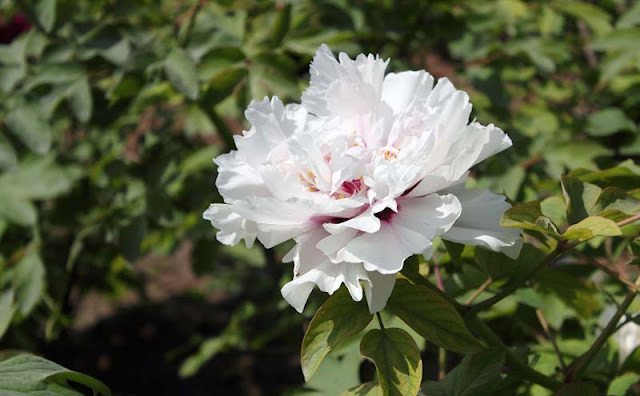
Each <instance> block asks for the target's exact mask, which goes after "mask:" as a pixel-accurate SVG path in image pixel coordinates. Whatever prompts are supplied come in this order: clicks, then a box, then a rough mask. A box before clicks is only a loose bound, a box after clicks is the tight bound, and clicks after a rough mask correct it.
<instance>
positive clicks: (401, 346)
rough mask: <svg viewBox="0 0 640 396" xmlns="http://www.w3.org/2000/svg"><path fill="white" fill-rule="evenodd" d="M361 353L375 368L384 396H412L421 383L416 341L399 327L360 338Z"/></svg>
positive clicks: (372, 331) (418, 352)
mask: <svg viewBox="0 0 640 396" xmlns="http://www.w3.org/2000/svg"><path fill="white" fill-rule="evenodd" d="M360 353H362V355H363V356H364V357H366V358H368V359H370V360H371V361H373V363H374V364H375V365H376V373H377V377H378V382H379V383H380V387H381V388H382V394H383V395H384V396H415V395H417V394H418V392H419V391H420V382H422V360H421V359H420V350H419V349H418V346H417V345H416V342H415V341H414V340H413V338H412V337H411V336H410V335H409V333H407V332H406V331H404V330H402V329H398V328H392V329H384V330H379V329H373V330H371V331H369V332H368V333H367V334H365V336H364V337H363V338H362V341H361V343H360Z"/></svg>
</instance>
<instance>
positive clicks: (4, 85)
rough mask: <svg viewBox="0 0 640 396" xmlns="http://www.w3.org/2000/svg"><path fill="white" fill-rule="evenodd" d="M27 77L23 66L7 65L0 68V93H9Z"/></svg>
mask: <svg viewBox="0 0 640 396" xmlns="http://www.w3.org/2000/svg"><path fill="white" fill-rule="evenodd" d="M26 75H27V68H26V67H25V66H24V65H21V64H20V65H7V66H2V67H0V91H2V92H11V91H12V90H13V89H14V88H15V87H16V85H18V83H19V82H20V81H22V79H23V78H25V77H26Z"/></svg>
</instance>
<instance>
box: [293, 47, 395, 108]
mask: <svg viewBox="0 0 640 396" xmlns="http://www.w3.org/2000/svg"><path fill="white" fill-rule="evenodd" d="M339 59H340V62H339V63H338V61H337V60H336V59H335V57H334V56H333V54H332V53H331V50H330V49H329V47H327V46H326V45H324V44H323V45H322V46H320V48H319V49H318V52H316V55H315V57H314V58H313V61H312V62H311V67H310V70H309V74H310V76H311V82H310V86H309V88H308V89H307V90H306V91H305V92H304V93H303V94H302V105H303V106H304V107H305V108H306V109H307V110H308V111H309V112H310V113H313V114H315V115H316V116H330V115H339V116H343V117H349V116H356V115H359V114H365V113H369V112H375V111H376V109H377V107H378V103H379V102H380V93H381V90H382V81H383V78H384V70H385V68H386V66H387V63H388V61H387V62H384V61H382V60H380V59H378V58H377V57H374V56H373V55H369V56H364V55H360V56H358V57H357V58H356V60H355V61H353V60H351V59H349V57H348V56H347V55H346V54H344V53H341V54H340V55H339Z"/></svg>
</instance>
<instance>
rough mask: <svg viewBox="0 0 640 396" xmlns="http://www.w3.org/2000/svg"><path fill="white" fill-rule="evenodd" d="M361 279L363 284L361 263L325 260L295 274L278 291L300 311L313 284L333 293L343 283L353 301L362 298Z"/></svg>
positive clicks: (365, 277) (364, 278) (365, 276)
mask: <svg viewBox="0 0 640 396" xmlns="http://www.w3.org/2000/svg"><path fill="white" fill-rule="evenodd" d="M361 280H364V281H365V284H366V281H368V276H367V273H366V272H365V271H364V269H363V268H362V265H361V264H353V263H343V264H334V263H331V262H326V263H324V264H322V265H320V266H318V267H316V268H313V269H311V270H309V271H308V272H306V273H304V274H301V275H299V276H296V277H295V278H294V279H293V280H292V281H291V282H289V283H287V284H286V285H284V286H283V287H282V289H281V290H280V292H281V293H282V297H284V299H285V300H287V302H288V303H289V304H290V305H291V306H293V307H294V308H295V309H296V310H297V311H298V312H302V310H303V309H304V306H305V304H306V302H307V299H308V298H309V294H311V290H313V287H314V286H315V285H317V286H318V288H319V289H320V290H322V291H323V292H325V293H328V294H333V293H335V291H336V290H338V289H339V288H340V285H342V284H343V283H344V284H345V285H346V287H347V289H348V291H349V294H350V295H351V298H352V299H353V300H354V301H360V300H362V286H361V285H360V281H361Z"/></svg>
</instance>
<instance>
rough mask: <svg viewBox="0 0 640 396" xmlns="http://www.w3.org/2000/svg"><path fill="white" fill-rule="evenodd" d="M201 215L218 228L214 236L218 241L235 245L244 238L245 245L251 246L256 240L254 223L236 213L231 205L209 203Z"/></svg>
mask: <svg viewBox="0 0 640 396" xmlns="http://www.w3.org/2000/svg"><path fill="white" fill-rule="evenodd" d="M202 217H203V218H204V219H205V220H209V221H210V222H211V225H212V226H214V227H215V228H217V229H218V230H219V231H218V232H217V234H216V238H217V239H218V241H220V243H223V244H225V245H235V244H236V243H238V242H240V241H241V240H242V239H244V241H245V244H246V245H247V247H252V246H253V243H254V242H255V240H256V235H257V232H258V230H257V228H256V224H255V223H254V222H252V221H249V220H247V219H245V218H243V217H242V216H240V215H239V214H238V213H236V212H235V211H234V210H233V206H232V205H227V204H213V205H210V206H209V209H207V210H206V211H205V212H204V213H203V214H202Z"/></svg>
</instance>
